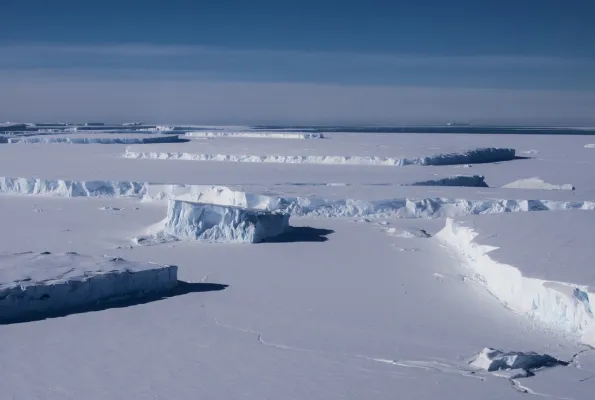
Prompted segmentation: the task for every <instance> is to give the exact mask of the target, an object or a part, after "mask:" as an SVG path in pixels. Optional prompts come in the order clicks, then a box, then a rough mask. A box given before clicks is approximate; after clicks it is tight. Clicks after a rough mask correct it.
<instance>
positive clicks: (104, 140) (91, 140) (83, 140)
mask: <svg viewBox="0 0 595 400" xmlns="http://www.w3.org/2000/svg"><path fill="white" fill-rule="evenodd" d="M179 141H180V138H179V136H178V135H168V136H160V137H153V136H151V137H126V136H122V137H89V136H86V137H55V136H54V137H32V136H28V137H16V138H7V139H6V143H43V144H54V143H63V144H150V143H175V142H179Z"/></svg>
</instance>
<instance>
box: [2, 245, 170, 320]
mask: <svg viewBox="0 0 595 400" xmlns="http://www.w3.org/2000/svg"><path fill="white" fill-rule="evenodd" d="M177 284H178V279H177V267H176V266H172V265H158V264H149V263H137V262H131V261H125V260H123V259H121V258H107V257H90V256H83V255H79V254H77V253H66V254H50V253H41V254H35V253H21V254H4V255H0V321H11V320H19V319H24V318H27V317H29V316H30V315H45V314H47V313H56V312H58V313H61V312H68V311H69V310H70V309H78V308H83V307H86V306H92V305H95V304H97V303H98V302H110V301H113V300H119V299H123V298H128V297H136V296H144V295H151V294H159V293H163V292H165V291H168V290H170V289H172V288H174V287H175V286H176V285H177Z"/></svg>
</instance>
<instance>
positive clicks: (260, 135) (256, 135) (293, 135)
mask: <svg viewBox="0 0 595 400" xmlns="http://www.w3.org/2000/svg"><path fill="white" fill-rule="evenodd" d="M185 136H187V137H195V138H216V137H231V138H235V137H241V138H252V139H324V135H323V134H322V133H305V132H226V131H218V132H203V131H196V132H186V134H185Z"/></svg>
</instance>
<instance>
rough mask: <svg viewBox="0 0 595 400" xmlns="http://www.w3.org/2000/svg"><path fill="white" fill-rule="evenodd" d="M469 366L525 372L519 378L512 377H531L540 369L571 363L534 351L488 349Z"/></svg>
mask: <svg viewBox="0 0 595 400" xmlns="http://www.w3.org/2000/svg"><path fill="white" fill-rule="evenodd" d="M469 364H470V365H472V366H474V367H476V368H478V369H481V370H484V371H488V372H496V371H506V370H510V371H524V372H525V373H524V374H523V373H520V374H519V373H517V376H511V378H515V377H526V376H529V375H530V374H532V372H533V371H535V370H538V369H542V368H551V367H556V366H559V365H562V366H566V365H568V364H569V363H568V362H566V361H561V360H558V359H556V358H554V357H552V356H550V355H548V354H538V353H535V352H532V351H529V352H521V351H510V352H504V351H501V350H496V349H492V348H489V347H486V348H484V349H483V350H482V351H481V352H480V353H479V354H477V356H475V357H474V358H473V359H472V360H471V362H470V363H469ZM519 375H520V376H519Z"/></svg>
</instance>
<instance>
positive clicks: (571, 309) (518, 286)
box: [436, 218, 595, 346]
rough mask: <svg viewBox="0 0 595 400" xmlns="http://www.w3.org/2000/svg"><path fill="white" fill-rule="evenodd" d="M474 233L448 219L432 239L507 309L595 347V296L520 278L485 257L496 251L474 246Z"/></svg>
mask: <svg viewBox="0 0 595 400" xmlns="http://www.w3.org/2000/svg"><path fill="white" fill-rule="evenodd" d="M476 236H477V232H475V231H474V230H473V229H472V228H470V227H467V226H464V225H462V224H461V223H459V222H456V221H454V220H453V219H451V218H448V219H447V220H446V226H445V227H444V229H442V230H441V231H440V232H438V234H437V235H436V238H437V239H438V240H440V241H442V242H443V243H445V244H446V245H447V246H448V247H450V248H451V249H453V250H454V251H455V253H456V254H458V256H459V257H460V259H461V261H462V262H463V263H464V264H465V265H466V266H467V267H468V268H469V269H470V270H472V271H473V274H474V278H475V279H476V280H477V281H478V282H480V283H481V284H482V285H483V286H484V287H485V288H486V289H487V290H488V291H489V292H490V293H491V294H492V295H494V296H495V297H496V298H497V299H498V300H499V301H501V302H502V303H503V304H504V305H505V306H506V307H507V308H510V309H511V310H513V311H516V312H518V313H521V314H525V315H527V316H529V317H531V318H535V319H537V320H539V321H541V322H543V323H545V324H547V325H550V326H552V327H555V328H558V329H561V330H564V331H566V332H568V333H570V334H574V335H577V336H578V337H580V340H581V341H582V342H583V343H585V344H588V345H591V346H595V323H594V317H593V304H591V300H590V299H593V298H595V297H594V296H595V294H594V293H591V292H589V291H588V288H587V287H585V286H584V285H581V284H576V283H566V282H554V281H546V280H541V279H536V278H531V277H525V276H523V274H522V272H521V270H519V269H518V268H516V267H514V266H511V265H507V264H502V263H498V262H496V261H494V260H492V259H491V258H490V256H489V255H488V254H489V253H490V252H491V251H493V250H496V249H497V248H496V247H493V246H486V245H481V244H478V243H475V242H474V239H475V237H476Z"/></svg>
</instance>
